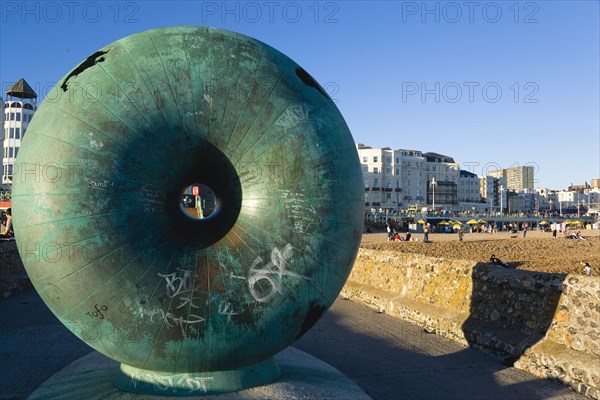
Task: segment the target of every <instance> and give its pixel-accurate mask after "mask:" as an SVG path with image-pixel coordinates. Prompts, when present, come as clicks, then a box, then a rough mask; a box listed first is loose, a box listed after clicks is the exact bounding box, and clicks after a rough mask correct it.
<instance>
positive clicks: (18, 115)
mask: <svg viewBox="0 0 600 400" xmlns="http://www.w3.org/2000/svg"><path fill="white" fill-rule="evenodd" d="M20 120H21V113H20V112H18V113H17V121H20Z"/></svg>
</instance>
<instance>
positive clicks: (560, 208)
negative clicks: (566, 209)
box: [558, 200, 562, 217]
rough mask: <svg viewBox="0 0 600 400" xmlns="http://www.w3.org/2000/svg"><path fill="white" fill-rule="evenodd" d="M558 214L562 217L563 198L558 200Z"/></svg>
mask: <svg viewBox="0 0 600 400" xmlns="http://www.w3.org/2000/svg"><path fill="white" fill-rule="evenodd" d="M558 214H559V215H560V216H561V217H562V200H559V201H558Z"/></svg>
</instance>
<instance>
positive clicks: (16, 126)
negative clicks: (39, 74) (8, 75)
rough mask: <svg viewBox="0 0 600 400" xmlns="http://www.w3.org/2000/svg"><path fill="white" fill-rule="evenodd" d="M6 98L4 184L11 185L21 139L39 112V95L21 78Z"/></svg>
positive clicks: (7, 92)
mask: <svg viewBox="0 0 600 400" xmlns="http://www.w3.org/2000/svg"><path fill="white" fill-rule="evenodd" d="M6 96H7V98H6V102H4V127H3V131H2V133H3V136H4V140H3V141H2V183H4V184H10V183H12V176H13V171H14V167H15V161H16V158H17V153H18V152H19V148H20V147H21V139H23V136H24V135H25V132H26V131H27V126H29V122H30V121H31V119H32V118H33V114H34V113H35V111H36V110H37V103H36V99H37V94H36V93H35V92H34V90H33V89H32V88H31V86H29V84H28V83H27V81H25V79H23V78H21V79H19V81H18V82H17V83H15V84H14V85H12V86H11V87H10V88H9V89H8V90H7V91H6Z"/></svg>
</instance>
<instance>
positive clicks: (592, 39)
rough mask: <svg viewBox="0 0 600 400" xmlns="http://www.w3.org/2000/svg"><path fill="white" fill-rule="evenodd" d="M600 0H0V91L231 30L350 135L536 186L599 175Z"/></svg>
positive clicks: (43, 83)
mask: <svg viewBox="0 0 600 400" xmlns="http://www.w3.org/2000/svg"><path fill="white" fill-rule="evenodd" d="M599 4H600V3H599V2H598V1H523V2H517V1H472V2H466V1H456V2H452V1H450V2H436V1H429V2H422V1H416V2H413V1H402V2H400V1H398V2H392V1H389V2H363V1H339V2H334V1H323V2H315V1H306V2H297V1H249V2H233V1H231V2H223V1H203V2H193V1H180V2H177V1H173V2H166V1H164V2H163V1H138V2H136V1H121V2H116V1H101V2H94V1H67V2H60V1H58V2H52V1H51V2H35V1H30V2H22V1H2V2H0V23H1V26H0V48H1V51H0V82H1V84H2V92H5V91H6V89H7V88H8V87H9V86H10V85H11V84H13V83H14V82H15V81H16V80H18V79H19V78H21V77H24V78H25V79H26V80H27V81H28V82H29V83H30V84H31V85H32V86H33V87H34V89H35V90H36V91H37V92H38V94H40V95H41V96H44V95H45V94H47V93H48V92H49V89H50V88H51V86H52V85H53V84H54V83H55V82H56V81H57V80H59V79H60V78H61V77H62V76H64V75H65V74H66V73H67V72H68V71H69V70H70V69H72V68H73V67H75V66H76V65H77V64H79V63H80V62H81V61H82V60H83V59H85V58H86V57H87V56H89V55H90V54H92V53H93V52H94V51H96V50H97V49H99V48H100V47H102V46H104V45H106V44H108V43H111V42H113V41H115V40H118V39H120V38H122V37H124V36H127V35H130V34H134V33H136V32H139V31H143V30H147V29H152V28H157V27H164V26H173V25H206V26H214V27H219V28H225V29H230V30H234V31H237V32H240V33H243V34H246V35H249V36H252V37H255V38H257V39H259V40H262V41H264V42H266V43H268V44H270V45H271V46H273V47H275V48H277V49H278V50H280V51H282V52H283V53H285V54H287V55H288V56H290V57H291V58H292V59H294V60H295V61H296V62H297V63H299V64H300V65H302V66H303V67H304V68H305V69H306V70H307V71H309V72H310V73H311V74H312V75H313V76H314V77H315V78H316V79H317V80H318V81H319V82H320V83H321V85H323V86H324V87H325V89H326V90H327V91H328V92H329V93H330V95H331V96H332V97H333V98H334V99H335V100H336V101H337V104H338V107H339V108H340V110H341V112H342V114H343V115H344V117H345V118H346V121H347V122H348V125H349V127H350V129H351V131H352V134H353V136H354V139H355V141H356V142H360V143H364V144H369V145H372V146H377V147H383V146H390V147H392V148H409V149H416V150H423V151H434V152H438V153H442V154H446V155H449V156H452V157H454V158H455V159H456V161H457V162H459V163H460V164H461V166H462V167H463V168H465V169H469V170H470V171H472V172H475V173H477V174H478V175H482V174H484V173H485V171H486V170H488V169H495V168H497V167H501V168H508V167H511V166H515V165H533V166H534V167H535V171H536V176H535V179H536V186H539V187H549V188H555V189H563V188H566V187H567V186H568V185H569V184H570V183H573V184H582V183H583V182H585V181H587V182H588V183H589V182H590V181H591V179H592V178H598V177H600V115H599V110H600V102H599V98H600V84H599V72H598V71H599V70H600V64H599V51H600V44H599V37H600V28H599V19H600V10H599Z"/></svg>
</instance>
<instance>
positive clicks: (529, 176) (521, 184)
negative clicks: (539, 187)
mask: <svg viewBox="0 0 600 400" xmlns="http://www.w3.org/2000/svg"><path fill="white" fill-rule="evenodd" d="M533 174H534V169H533V166H531V165H525V166H522V167H512V168H505V169H498V170H493V171H489V172H488V175H489V176H493V177H494V178H504V179H505V180H506V189H508V190H513V191H519V190H526V189H529V190H533V188H534V176H533Z"/></svg>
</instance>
